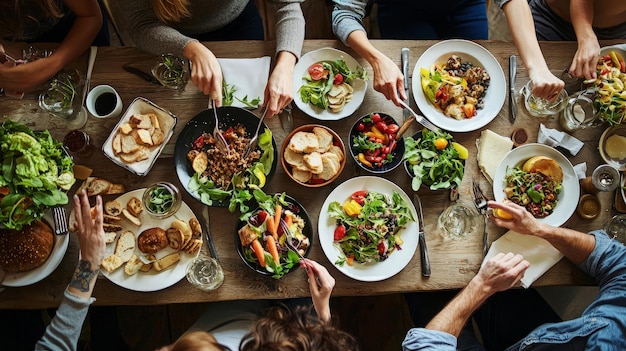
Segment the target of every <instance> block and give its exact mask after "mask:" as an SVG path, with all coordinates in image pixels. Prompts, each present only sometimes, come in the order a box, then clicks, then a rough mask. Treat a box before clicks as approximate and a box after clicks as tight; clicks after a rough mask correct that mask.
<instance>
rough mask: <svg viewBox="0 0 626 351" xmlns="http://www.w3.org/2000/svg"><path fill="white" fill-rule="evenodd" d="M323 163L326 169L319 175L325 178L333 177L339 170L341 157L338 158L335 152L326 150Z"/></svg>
mask: <svg viewBox="0 0 626 351" xmlns="http://www.w3.org/2000/svg"><path fill="white" fill-rule="evenodd" d="M322 165H323V166H324V169H323V170H322V172H321V173H320V174H318V175H317V176H318V177H320V178H322V179H324V180H329V179H331V178H332V177H334V176H335V175H336V174H337V173H338V172H339V168H340V163H339V159H338V158H337V155H335V154H333V153H330V152H326V153H324V154H323V155H322Z"/></svg>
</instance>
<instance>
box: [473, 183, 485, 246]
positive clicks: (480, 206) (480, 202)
mask: <svg viewBox="0 0 626 351" xmlns="http://www.w3.org/2000/svg"><path fill="white" fill-rule="evenodd" d="M472 192H473V194H474V206H476V209H477V210H478V212H479V213H480V214H482V215H483V216H485V227H484V230H483V257H485V256H486V255H487V251H488V249H489V236H488V234H487V219H488V218H489V215H488V214H487V210H488V209H489V205H488V203H487V201H489V200H488V199H487V197H486V196H485V195H484V194H483V192H482V190H480V186H479V185H478V183H477V182H476V181H475V180H472Z"/></svg>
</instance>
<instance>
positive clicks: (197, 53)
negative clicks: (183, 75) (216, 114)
mask: <svg viewBox="0 0 626 351" xmlns="http://www.w3.org/2000/svg"><path fill="white" fill-rule="evenodd" d="M183 56H185V58H187V59H188V60H189V61H191V81H192V82H193V84H195V85H196V86H197V87H198V89H200V91H201V92H202V93H203V94H204V95H208V96H210V97H211V99H213V100H214V101H215V102H216V104H217V107H219V106H221V105H222V81H223V76H222V67H221V66H220V63H219V62H218V61H217V58H216V57H215V55H214V54H213V53H212V52H211V50H209V49H208V48H207V47H206V46H204V45H202V44H201V43H199V42H197V41H192V42H190V43H189V44H187V46H185V49H183Z"/></svg>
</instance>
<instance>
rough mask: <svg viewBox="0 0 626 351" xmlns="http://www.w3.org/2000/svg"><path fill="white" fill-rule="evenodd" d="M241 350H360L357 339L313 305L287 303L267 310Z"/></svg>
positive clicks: (255, 324)
mask: <svg viewBox="0 0 626 351" xmlns="http://www.w3.org/2000/svg"><path fill="white" fill-rule="evenodd" d="M239 349H240V350H241V351H270V350H271V351H334V350H341V351H350V350H354V351H357V350H358V343H357V341H356V339H355V338H354V337H353V336H352V335H350V334H348V333H346V332H344V331H341V330H338V329H337V328H335V327H334V326H332V325H331V324H327V323H325V322H324V321H322V320H321V319H320V318H319V317H318V316H317V314H316V313H315V312H313V311H312V306H309V307H304V306H298V307H297V308H296V309H295V310H294V311H291V310H289V309H288V308H287V307H286V306H275V307H272V308H270V309H269V310H267V312H266V313H265V315H264V316H262V317H259V318H258V319H257V321H256V322H255V323H254V325H253V326H252V331H250V332H249V333H248V334H246V335H245V336H244V338H243V340H241V343H240V345H239Z"/></svg>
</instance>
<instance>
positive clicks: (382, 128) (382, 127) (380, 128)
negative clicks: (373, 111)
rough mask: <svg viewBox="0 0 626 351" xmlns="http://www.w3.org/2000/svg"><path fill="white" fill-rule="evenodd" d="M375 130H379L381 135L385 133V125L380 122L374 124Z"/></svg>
mask: <svg viewBox="0 0 626 351" xmlns="http://www.w3.org/2000/svg"><path fill="white" fill-rule="evenodd" d="M376 128H378V130H380V131H381V132H382V133H386V131H387V123H385V122H383V121H380V122H376Z"/></svg>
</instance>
